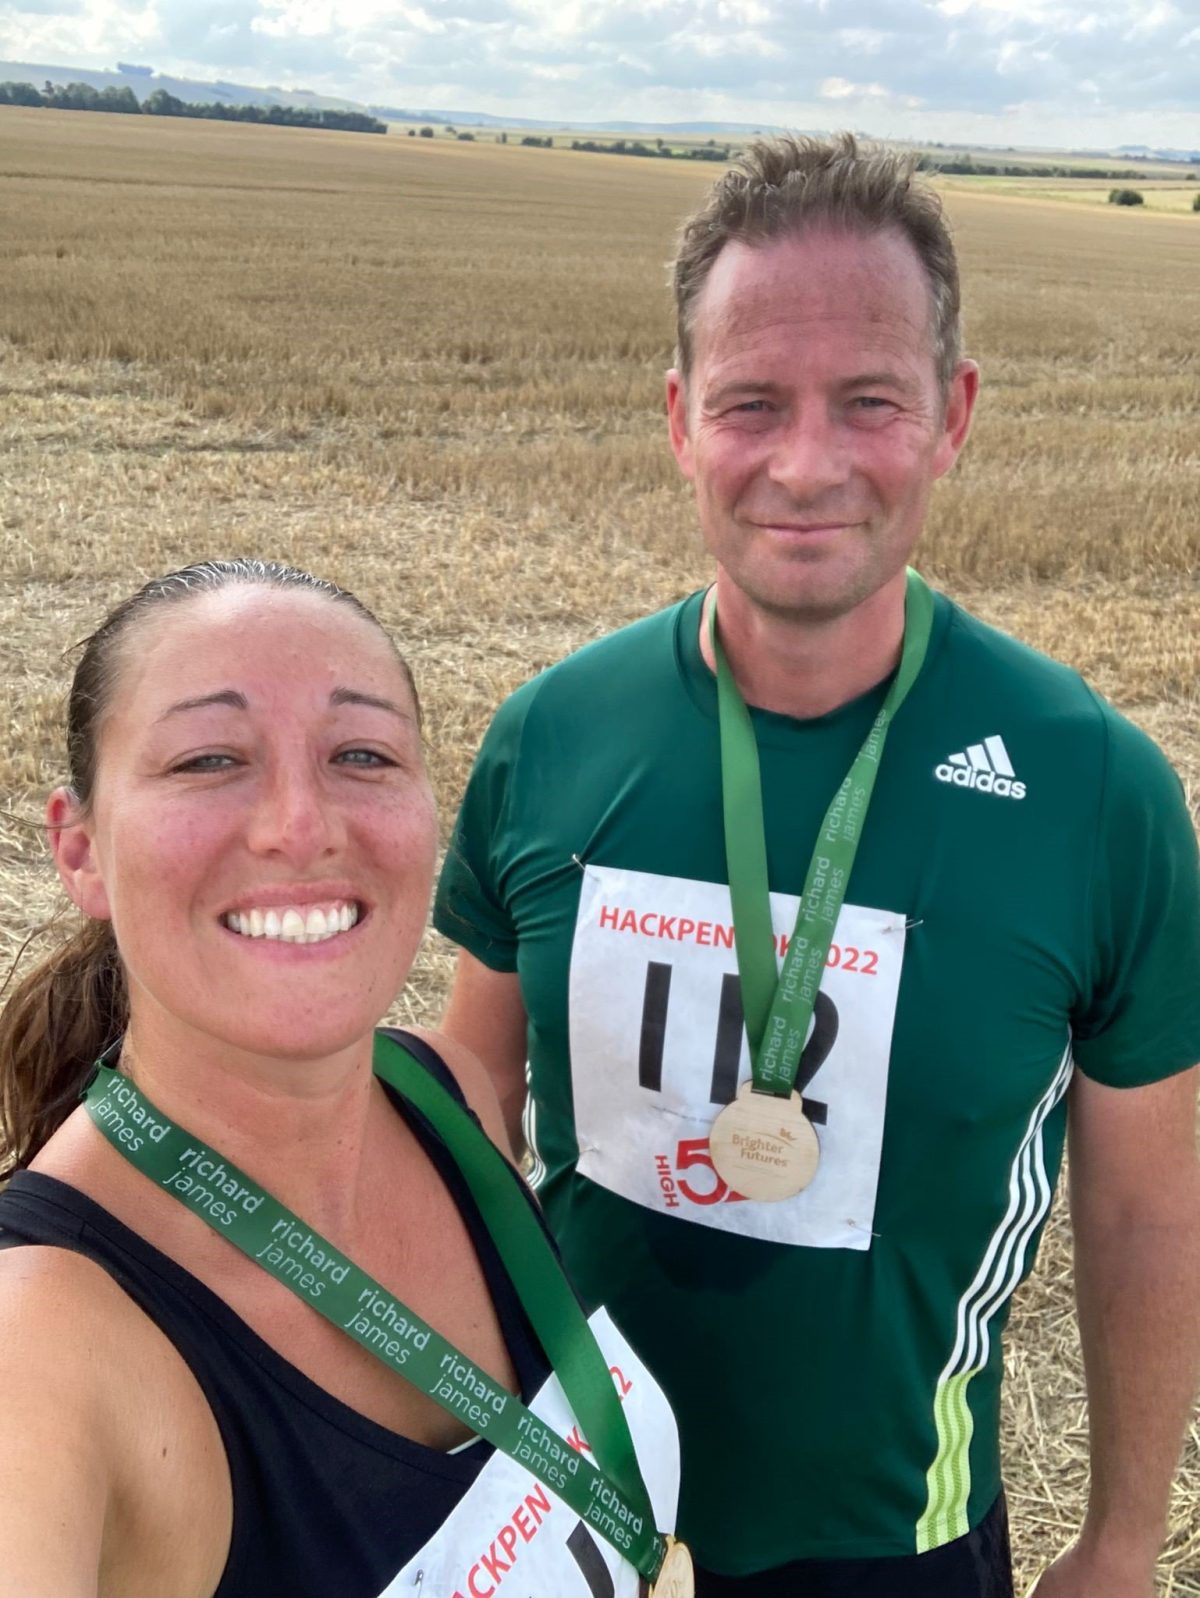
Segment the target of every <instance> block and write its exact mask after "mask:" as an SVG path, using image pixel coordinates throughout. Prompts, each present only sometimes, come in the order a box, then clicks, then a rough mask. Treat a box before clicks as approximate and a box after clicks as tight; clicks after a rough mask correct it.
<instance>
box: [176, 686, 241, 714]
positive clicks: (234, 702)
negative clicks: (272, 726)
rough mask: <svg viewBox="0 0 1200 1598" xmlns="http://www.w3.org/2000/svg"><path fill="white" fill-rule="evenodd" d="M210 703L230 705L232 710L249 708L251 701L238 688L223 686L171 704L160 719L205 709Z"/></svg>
mask: <svg viewBox="0 0 1200 1598" xmlns="http://www.w3.org/2000/svg"><path fill="white" fill-rule="evenodd" d="M208 705H228V706H229V708H230V709H231V710H249V709H250V701H249V700H248V699H247V698H246V696H245V694H240V693H238V691H237V689H236V688H222V689H221V690H220V691H219V692H218V693H215V694H201V695H200V697H199V698H198V699H181V700H180V701H179V703H178V704H177V705H169V706H168V707H167V709H166V710H164V711H163V713H162V715H161V716H160V717H159V718H158V719H159V721H165V720H166V719H167V717H168V716H175V715H178V714H179V712H180V711H181V710H203V709H205V707H206V706H208Z"/></svg>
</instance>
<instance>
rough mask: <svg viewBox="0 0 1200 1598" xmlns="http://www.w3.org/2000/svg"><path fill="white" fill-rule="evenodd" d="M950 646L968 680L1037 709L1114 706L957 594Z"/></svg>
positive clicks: (1089, 710) (1086, 711) (1097, 711)
mask: <svg viewBox="0 0 1200 1598" xmlns="http://www.w3.org/2000/svg"><path fill="white" fill-rule="evenodd" d="M946 604H947V607H948V609H949V612H950V620H949V625H948V627H947V631H946V648H947V654H948V660H949V664H950V666H951V669H952V670H953V671H954V672H956V673H959V674H965V676H964V681H965V682H969V683H971V684H972V685H976V686H980V687H986V688H988V689H991V690H994V691H996V692H998V693H1006V694H1012V695H1013V696H1014V697H1017V698H1019V699H1021V700H1022V701H1023V702H1024V704H1025V708H1026V709H1027V710H1029V711H1030V712H1031V713H1033V714H1038V713H1039V712H1041V713H1048V712H1053V713H1062V712H1064V711H1070V710H1075V711H1076V712H1077V713H1079V714H1083V715H1086V716H1089V717H1091V718H1093V719H1094V718H1096V717H1097V716H1099V715H1101V714H1102V713H1103V712H1104V711H1105V710H1110V709H1111V706H1109V705H1108V703H1107V701H1106V700H1104V699H1103V698H1102V697H1101V696H1100V695H1099V694H1098V693H1097V692H1096V690H1095V689H1094V688H1092V687H1091V685H1090V684H1089V683H1088V682H1087V681H1086V680H1085V679H1084V678H1083V677H1082V676H1081V675H1080V673H1079V672H1078V671H1077V670H1076V669H1075V667H1074V666H1068V665H1066V664H1065V663H1064V662H1063V661H1061V660H1056V659H1055V658H1054V657H1053V656H1052V655H1047V654H1044V653H1043V652H1042V651H1041V650H1040V649H1034V648H1033V646H1032V645H1031V644H1027V643H1024V642H1022V640H1021V639H1019V638H1015V637H1014V636H1013V635H1012V633H1008V632H1005V631H1004V630H1003V629H1002V628H1000V627H997V626H994V625H993V624H992V623H991V622H986V621H984V620H983V619H982V618H981V617H979V616H976V615H975V613H974V612H973V611H970V610H967V609H966V608H965V607H964V606H963V605H960V604H959V603H958V602H957V601H955V600H947V601H946Z"/></svg>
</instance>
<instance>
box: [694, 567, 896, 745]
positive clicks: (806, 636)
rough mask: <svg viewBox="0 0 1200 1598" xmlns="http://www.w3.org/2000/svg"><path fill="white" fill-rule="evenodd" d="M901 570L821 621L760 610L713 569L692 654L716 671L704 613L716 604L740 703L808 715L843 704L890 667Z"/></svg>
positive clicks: (821, 713)
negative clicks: (712, 582) (840, 612)
mask: <svg viewBox="0 0 1200 1598" xmlns="http://www.w3.org/2000/svg"><path fill="white" fill-rule="evenodd" d="M904 592H905V574H904V573H903V572H900V573H899V574H898V576H897V577H896V578H895V579H893V580H892V581H891V582H889V583H886V584H885V585H884V586H883V587H882V588H881V589H879V590H878V592H877V593H874V594H872V595H871V596H870V597H869V598H867V599H865V600H863V601H862V603H861V604H859V605H857V606H855V607H854V609H853V610H850V611H847V612H846V613H845V614H844V615H841V616H835V617H831V618H830V619H828V620H813V619H811V618H808V617H800V616H789V615H785V614H782V613H778V612H772V611H767V610H763V609H762V608H761V607H760V606H758V605H756V604H755V603H754V602H753V601H752V600H751V599H749V598H748V597H747V595H746V594H745V593H743V592H742V590H741V589H740V588H738V587H737V586H736V585H735V584H734V583H733V582H731V581H730V579H729V577H728V576H727V574H726V573H725V571H724V569H723V568H720V567H718V570H717V581H716V584H715V586H714V587H713V588H712V589H710V591H709V593H708V594H707V595H706V596H705V601H704V604H703V606H702V607H701V616H700V652H701V654H702V655H703V657H704V660H705V663H706V664H707V665H708V667H709V668H710V670H714V671H715V670H716V662H715V660H714V659H713V655H712V649H711V646H710V644H709V636H708V628H709V614H710V611H711V609H712V605H713V603H714V596H715V600H716V603H717V605H718V615H719V618H720V619H719V627H720V634H721V647H722V649H723V650H724V651H725V658H726V659H727V660H728V662H729V667H730V670H731V671H732V672H733V676H734V680H735V682H736V683H737V685H738V688H739V689H740V690H741V693H742V697H743V699H745V701H746V703H747V704H748V705H755V706H757V707H758V708H759V709H760V710H773V711H777V712H778V713H779V714H781V715H785V716H794V717H796V718H797V719H798V720H809V719H811V718H812V717H815V716H824V715H827V714H828V713H829V712H830V711H831V710H837V709H838V708H839V706H841V705H845V704H849V702H850V701H851V700H852V699H857V698H858V697H859V696H860V695H861V694H865V693H867V692H868V690H869V689H871V688H874V687H875V685H876V684H877V683H880V682H882V681H883V679H884V678H885V677H887V676H888V675H889V673H890V672H892V671H894V670H895V669H896V666H897V664H898V662H899V659H900V651H901V647H902V645H903V641H904Z"/></svg>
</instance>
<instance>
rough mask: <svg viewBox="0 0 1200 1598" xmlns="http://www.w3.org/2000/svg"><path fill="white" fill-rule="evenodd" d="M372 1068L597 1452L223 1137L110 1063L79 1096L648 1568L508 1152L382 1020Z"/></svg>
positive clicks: (632, 1495)
mask: <svg viewBox="0 0 1200 1598" xmlns="http://www.w3.org/2000/svg"><path fill="white" fill-rule="evenodd" d="M374 1069H375V1074H376V1075H377V1076H379V1077H382V1079H383V1080H384V1081H385V1082H387V1083H389V1084H390V1085H391V1086H392V1087H393V1088H395V1090H396V1091H397V1092H398V1093H399V1094H400V1095H401V1096H402V1097H403V1098H405V1099H406V1100H408V1102H409V1103H410V1104H412V1105H414V1106H415V1107H416V1109H417V1110H419V1111H420V1112H421V1114H423V1115H424V1116H425V1117H426V1118H427V1119H428V1121H429V1122H430V1124H431V1125H432V1126H433V1128H434V1131H435V1132H436V1133H437V1134H438V1136H439V1137H440V1138H441V1139H442V1141H443V1142H444V1143H445V1145H446V1148H447V1149H448V1150H449V1152H450V1155H451V1157H452V1158H453V1159H454V1161H455V1162H456V1164H457V1165H458V1167H459V1170H460V1172H461V1174H462V1176H463V1177H464V1179H465V1181H466V1183H467V1186H468V1188H469V1189H470V1191H471V1195H472V1197H473V1198H474V1199H475V1202H476V1203H477V1204H478V1206H479V1209H480V1213H481V1214H482V1216H483V1218H484V1223H485V1225H486V1226H487V1229H488V1232H489V1233H490V1235H491V1237H492V1240H493V1242H494V1243H495V1245H496V1249H497V1252H498V1253H499V1255H500V1258H501V1260H502V1261H503V1262H504V1265H505V1268H506V1269H507V1271H508V1273H509V1275H510V1276H511V1277H512V1280H513V1285H514V1286H515V1288H516V1291H517V1296H518V1297H519V1298H520V1300H521V1304H522V1306H523V1308H524V1310H525V1312H526V1314H527V1315H528V1316H529V1320H530V1323H531V1324H532V1326H533V1329H534V1331H535V1332H536V1334H537V1337H538V1339H539V1341H540V1342H541V1344H542V1347H543V1349H544V1351H545V1353H546V1356H547V1358H548V1359H549V1361H550V1364H551V1366H552V1367H553V1369H554V1373H555V1375H556V1376H557V1377H558V1379H559V1381H560V1382H561V1384H562V1388H563V1391H564V1393H565V1394H566V1397H567V1402H568V1403H569V1405H570V1407H571V1410H572V1413H573V1414H574V1416H575V1418H576V1420H577V1421H578V1423H579V1426H580V1428H581V1429H582V1431H583V1433H584V1435H585V1436H586V1437H587V1439H588V1445H589V1447H590V1448H591V1450H592V1452H593V1453H594V1454H595V1457H596V1459H597V1461H601V1462H602V1463H597V1464H592V1463H591V1462H590V1461H589V1460H588V1459H587V1458H585V1456H584V1455H583V1454H582V1453H581V1452H580V1451H579V1450H578V1449H576V1448H572V1447H571V1446H570V1444H569V1443H567V1441H566V1440H565V1439H564V1438H562V1437H560V1436H559V1435H558V1433H557V1432H555V1431H553V1430H552V1429H551V1428H550V1427H549V1426H547V1425H546V1424H545V1422H544V1421H541V1420H539V1419H538V1417H537V1416H536V1415H534V1414H533V1413H532V1412H531V1411H530V1410H529V1409H527V1408H526V1407H525V1405H524V1404H523V1403H522V1402H521V1400H520V1399H519V1398H516V1397H514V1396H513V1394H511V1393H509V1392H507V1391H506V1390H505V1389H504V1388H503V1387H501V1386H499V1384H498V1383H496V1382H495V1381H493V1380H492V1378H491V1377H490V1376H488V1375H486V1374H485V1372H483V1371H481V1370H480V1369H479V1368H478V1367H477V1366H475V1365H473V1364H472V1363H471V1362H470V1360H468V1359H467V1358H466V1356H465V1355H464V1354H462V1353H460V1352H459V1350H458V1349H457V1348H455V1347H454V1345H453V1344H452V1343H449V1342H447V1341H446V1339H445V1338H444V1337H440V1336H439V1335H438V1333H437V1332H436V1331H434V1329H433V1327H432V1326H430V1325H428V1323H427V1322H425V1321H423V1320H422V1319H421V1318H420V1316H419V1315H414V1314H413V1312H412V1311H411V1310H410V1309H409V1308H408V1307H407V1305H405V1304H403V1303H402V1302H401V1301H400V1300H399V1299H398V1298H396V1297H395V1295H394V1294H392V1293H389V1292H388V1290H387V1289H386V1288H385V1287H383V1286H381V1285H380V1283H379V1282H377V1281H375V1279H374V1278H373V1277H371V1276H368V1275H367V1273H366V1272H365V1271H364V1270H361V1269H360V1268H359V1267H358V1266H357V1265H356V1264H355V1263H354V1261H353V1260H351V1259H349V1258H348V1257H347V1256H346V1255H345V1254H342V1253H340V1252H339V1251H338V1250H337V1249H336V1248H334V1247H333V1245H332V1244H330V1243H327V1242H326V1241H325V1239H324V1238H323V1237H322V1236H321V1235H320V1234H319V1233H318V1232H314V1231H313V1229H312V1228H311V1227H310V1226H307V1225H306V1224H305V1223H304V1222H303V1221H302V1220H301V1219H300V1218H299V1217H298V1216H296V1215H294V1214H293V1213H292V1211H291V1210H289V1209H287V1208H286V1207H285V1206H284V1205H282V1204H281V1203H280V1202H279V1201H278V1199H275V1198H273V1197H272V1196H271V1194H270V1193H268V1192H266V1191H265V1190H264V1189H263V1188H261V1187H259V1186H258V1184H257V1183H256V1182H254V1181H253V1180H252V1179H251V1178H250V1177H248V1176H247V1175H246V1174H245V1173H244V1172H243V1171H240V1170H238V1168H237V1167H236V1166H235V1165H232V1164H231V1163H230V1162H229V1161H228V1160H226V1159H223V1158H222V1157H221V1155H220V1154H218V1153H217V1152H216V1151H215V1150H213V1149H210V1148H208V1147H207V1146H206V1145H205V1144H204V1143H202V1142H200V1140H199V1139H198V1138H195V1137H193V1136H192V1135H191V1133H190V1132H188V1131H186V1130H185V1129H184V1128H183V1127H181V1126H176V1125H175V1124H174V1123H173V1122H172V1121H169V1120H168V1119H167V1117H166V1116H165V1115H163V1113H162V1112H161V1111H160V1110H158V1109H157V1108H156V1107H155V1106H154V1105H153V1104H151V1103H150V1101H149V1099H147V1098H146V1097H145V1095H144V1094H143V1093H141V1092H140V1091H139V1090H138V1089H137V1088H136V1087H135V1086H134V1085H133V1083H132V1082H131V1081H130V1080H129V1078H128V1077H125V1076H122V1075H121V1073H120V1072H118V1071H115V1070H112V1069H110V1068H109V1067H108V1066H106V1065H104V1064H103V1062H101V1063H100V1064H99V1065H98V1066H97V1069H96V1076H95V1078H94V1080H93V1081H92V1083H91V1085H90V1086H89V1087H88V1089H87V1092H86V1094H85V1096H84V1102H85V1105H86V1108H87V1111H88V1114H89V1115H90V1116H91V1118H92V1120H93V1122H94V1123H95V1124H96V1126H97V1127H98V1128H99V1130H100V1131H101V1132H102V1133H103V1134H104V1136H105V1137H106V1138H107V1139H108V1141H109V1142H110V1143H111V1144H112V1146H113V1147H114V1148H115V1149H116V1150H117V1152H118V1153H119V1154H122V1155H123V1156H124V1157H125V1158H126V1159H127V1160H128V1161H129V1163H130V1164H131V1165H133V1166H136V1168H137V1169H138V1170H139V1171H141V1172H142V1174H143V1175H144V1176H148V1177H149V1178H150V1179H151V1181H153V1182H156V1183H157V1184H158V1185H159V1186H160V1187H162V1188H165V1189H166V1190H167V1192H169V1193H171V1194H172V1196H173V1197H175V1198H177V1199H179V1200H180V1201H181V1202H182V1203H183V1204H185V1205H186V1206H187V1208H188V1209H190V1210H191V1211H192V1212H193V1214H196V1215H198V1216H199V1217H200V1219H201V1220H203V1221H205V1222H207V1224H208V1225H209V1226H211V1227H212V1229H213V1231H215V1232H217V1233H218V1234H219V1235H220V1236H221V1237H224V1238H227V1239H228V1240H229V1241H230V1242H231V1243H232V1244H233V1245H234V1246H235V1247H236V1248H238V1249H240V1250H241V1252H242V1253H243V1254H245V1255H247V1256H248V1257H249V1258H250V1259H253V1260H255V1261H256V1262H257V1263H258V1264H259V1265H261V1266H262V1267H263V1269H264V1270H266V1271H269V1272H270V1274H271V1275H272V1276H274V1277H275V1279H276V1280H277V1281H279V1282H282V1283H283V1285H284V1286H285V1287H287V1288H289V1289H290V1290H291V1291H292V1292H293V1293H294V1294H295V1295H296V1297H297V1298H300V1299H303V1301H304V1302H305V1303H306V1304H311V1305H312V1307H313V1309H315V1310H316V1311H317V1313H318V1314H319V1315H323V1316H324V1317H325V1319H326V1320H327V1321H330V1322H332V1324H333V1325H335V1326H337V1327H339V1328H340V1329H341V1330H342V1331H344V1332H346V1333H347V1335H348V1336H350V1337H353V1338H354V1340H355V1341H356V1342H357V1343H359V1344H361V1346H362V1347H363V1348H365V1349H366V1350H367V1352H368V1353H370V1354H374V1355H375V1357H376V1358H377V1359H379V1360H380V1361H382V1363H383V1364H385V1365H387V1366H388V1367H389V1368H390V1369H392V1370H395V1371H398V1372H399V1374H400V1375H401V1376H403V1377H404V1378H405V1380H406V1381H409V1382H411V1383H412V1385H413V1386H414V1387H415V1388H417V1390H418V1391H419V1392H422V1393H424V1394H425V1395H426V1397H428V1398H431V1399H433V1401H434V1402H435V1403H437V1404H440V1405H441V1407H442V1408H443V1409H445V1410H448V1411H449V1413H450V1414H452V1415H455V1416H457V1417H458V1418H459V1419H460V1420H462V1421H464V1422H465V1423H466V1425H468V1426H470V1427H471V1429H472V1430H473V1431H474V1432H476V1433H477V1435H479V1436H481V1437H484V1438H486V1439H487V1441H488V1442H490V1443H493V1444H494V1445H495V1446H496V1447H497V1448H498V1449H500V1450H501V1452H503V1453H506V1454H508V1455H509V1456H510V1457H511V1458H513V1459H515V1460H517V1461H518V1463H520V1464H522V1465H523V1466H524V1467H525V1468H526V1469H527V1470H529V1471H530V1472H531V1473H532V1474H533V1475H535V1476H537V1477H538V1479H539V1480H540V1481H542V1482H543V1483H545V1485H546V1486H548V1487H549V1488H551V1490H552V1491H554V1492H555V1493H557V1494H558V1496H559V1497H560V1498H562V1499H563V1500H564V1502H566V1503H567V1504H569V1505H570V1507H571V1508H572V1509H573V1510H574V1511H575V1513H576V1514H577V1515H579V1516H580V1517H581V1518H582V1519H583V1520H585V1521H587V1522H588V1524H589V1525H590V1526H591V1527H593V1528H594V1529H595V1530H596V1531H597V1532H598V1533H599V1534H600V1535H601V1536H603V1537H605V1538H606V1540H607V1541H608V1542H610V1543H611V1544H612V1546H613V1547H614V1548H616V1550H617V1551H618V1553H620V1554H621V1555H622V1556H623V1557H624V1558H626V1559H628V1560H629V1561H630V1563H631V1564H633V1565H635V1566H636V1567H637V1569H638V1571H639V1572H640V1573H641V1574H642V1575H643V1576H645V1577H646V1579H647V1580H648V1581H651V1582H653V1581H654V1579H655V1578H656V1577H657V1575H658V1572H659V1569H660V1567H661V1565H662V1562H663V1558H664V1555H665V1553H666V1546H667V1545H666V1539H664V1538H663V1537H661V1536H660V1535H659V1533H658V1531H657V1530H656V1529H655V1525H654V1511H653V1509H652V1508H651V1504H650V1495H649V1493H648V1492H647V1490H646V1485H645V1483H644V1481H643V1480H642V1474H641V1471H640V1469H639V1468H638V1463H637V1457H636V1454H635V1452H634V1446H633V1438H632V1437H631V1435H630V1431H629V1423H628V1421H627V1420H626V1418H625V1412H624V1410H623V1409H622V1407H621V1403H620V1400H619V1399H618V1397H617V1393H616V1389H615V1387H614V1385H613V1379H612V1375H611V1373H610V1371H609V1369H608V1363H607V1361H606V1360H605V1358H604V1355H603V1354H602V1353H601V1351H600V1348H599V1346H598V1344H597V1343H596V1340H595V1338H594V1336H593V1335H592V1331H591V1328H590V1327H589V1326H588V1324H587V1320H586V1318H585V1316H584V1314H583V1311H582V1310H581V1309H580V1307H579V1304H578V1302H577V1300H576V1298H575V1295H574V1294H573V1292H572V1291H571V1288H570V1286H569V1285H568V1283H567V1280H566V1277H565V1276H564V1275H563V1272H562V1268H561V1266H560V1265H559V1263H558V1260H557V1258H556V1256H555V1254H554V1251H553V1249H552V1247H551V1245H550V1243H549V1241H548V1240H547V1237H546V1234H545V1232H544V1231H543V1229H542V1227H541V1224H540V1222H539V1221H538V1219H537V1216H536V1215H535V1214H534V1211H533V1209H532V1208H531V1206H530V1205H529V1203H528V1202H527V1201H526V1199H525V1197H524V1195H523V1194H522V1193H521V1192H520V1190H519V1188H518V1186H517V1183H516V1181H515V1180H514V1177H513V1172H512V1170H511V1168H510V1167H509V1166H508V1164H507V1162H506V1161H505V1160H504V1157H503V1156H502V1155H501V1154H500V1152H499V1151H498V1150H497V1149H496V1148H495V1147H494V1146H493V1145H492V1143H491V1142H490V1141H489V1140H488V1138H487V1137H486V1136H485V1135H484V1133H483V1132H482V1131H480V1129H479V1127H478V1126H477V1125H476V1124H475V1122H474V1120H473V1119H472V1118H471V1116H470V1115H469V1114H468V1113H467V1111H466V1110H464V1109H463V1107H462V1106H461V1105H460V1104H458V1103H457V1102H456V1101H455V1100H454V1098H453V1097H452V1096H451V1095H450V1094H449V1093H448V1092H447V1091H446V1089H445V1088H444V1087H442V1086H441V1084H440V1083H438V1082H436V1081H435V1080H434V1078H433V1077H432V1076H431V1075H430V1074H429V1072H428V1071H427V1070H425V1068H424V1067H423V1066H421V1065H420V1064H419V1063H418V1062H417V1061H416V1060H415V1059H414V1058H413V1056H412V1055H411V1054H409V1052H408V1050H407V1049H404V1048H402V1047H401V1046H400V1045H399V1044H398V1043H396V1042H394V1041H393V1040H392V1039H390V1038H387V1037H385V1036H383V1035H380V1036H378V1037H377V1038H376V1040H375V1052H374Z"/></svg>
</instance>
